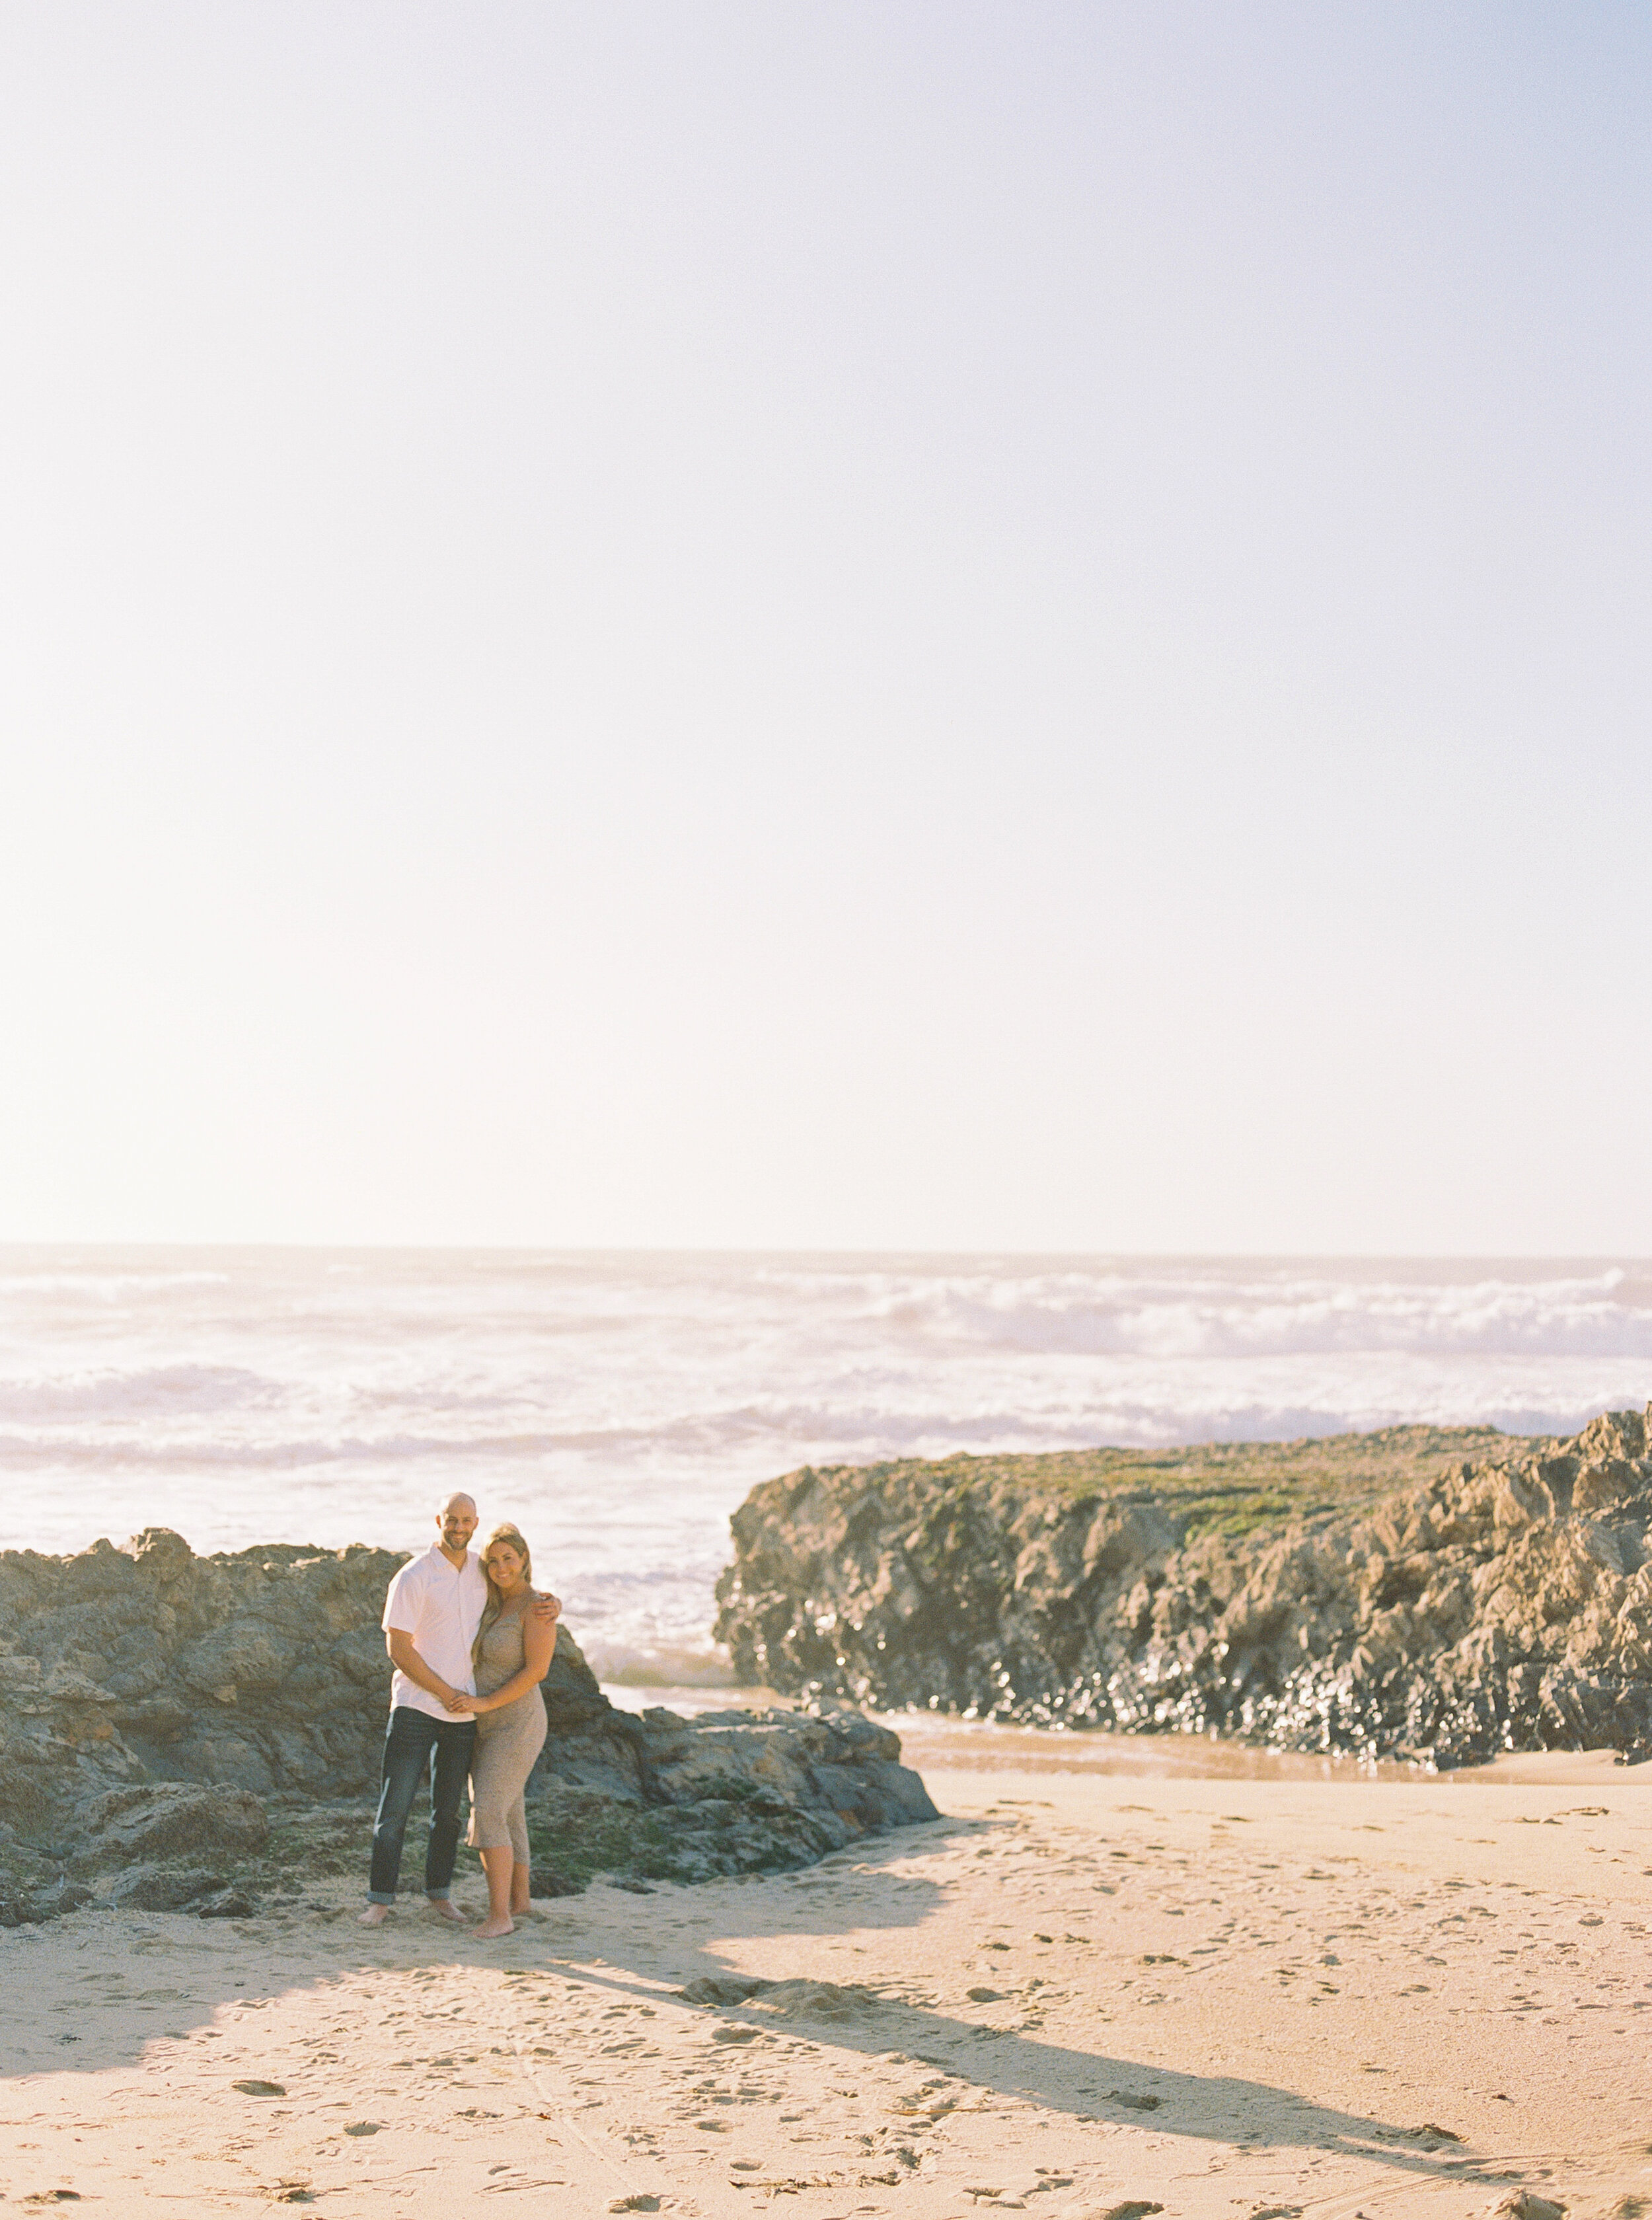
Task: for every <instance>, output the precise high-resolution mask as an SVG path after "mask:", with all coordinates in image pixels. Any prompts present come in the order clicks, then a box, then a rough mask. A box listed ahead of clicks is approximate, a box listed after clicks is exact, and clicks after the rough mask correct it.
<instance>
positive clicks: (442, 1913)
mask: <svg viewBox="0 0 1652 2220" xmlns="http://www.w3.org/2000/svg"><path fill="white" fill-rule="evenodd" d="M425 1901H426V1903H427V1905H429V1906H430V1908H431V1910H432V1911H433V1912H434V1913H435V1914H436V1916H437V1917H438V1918H440V1919H451V1920H452V1923H453V1924H454V1926H455V1927H468V1926H469V1925H470V1924H471V1923H470V1921H469V1920H468V1919H467V1918H465V1917H464V1913H463V1912H462V1911H460V1910H459V1908H458V1905H456V1904H455V1903H454V1902H453V1900H452V1898H451V1897H446V1896H429V1897H427V1898H426V1899H425Z"/></svg>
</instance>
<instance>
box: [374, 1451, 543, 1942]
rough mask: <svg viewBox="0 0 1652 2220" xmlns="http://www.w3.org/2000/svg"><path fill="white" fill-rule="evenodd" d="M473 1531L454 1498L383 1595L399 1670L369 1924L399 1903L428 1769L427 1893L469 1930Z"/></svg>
mask: <svg viewBox="0 0 1652 2220" xmlns="http://www.w3.org/2000/svg"><path fill="white" fill-rule="evenodd" d="M476 1528H477V1509H476V1505H475V1504H474V1503H473V1502H472V1501H471V1498H470V1497H469V1496H468V1495H450V1496H449V1497H448V1499H447V1500H446V1503H444V1504H443V1505H442V1506H441V1508H440V1509H439V1511H438V1512H437V1513H436V1531H437V1535H438V1539H437V1541H436V1542H435V1543H434V1544H433V1546H432V1547H431V1548H430V1549H428V1550H426V1551H425V1553H424V1555H423V1556H421V1557H414V1558H411V1559H409V1561H408V1563H406V1564H405V1565H403V1566H402V1569H401V1571H400V1572H399V1573H397V1575H396V1578H395V1579H394V1580H393V1581H391V1582H390V1593H389V1595H388V1596H387V1597H386V1599H385V1602H384V1620H383V1624H384V1647H385V1648H386V1649H388V1650H389V1651H390V1662H391V1663H392V1664H393V1665H394V1666H395V1668H396V1672H395V1675H394V1677H393V1678H392V1680H391V1682H390V1725H389V1727H388V1729H387V1730H386V1731H385V1736H384V1770H383V1784H382V1786H381V1787H380V1789H379V1794H378V1816H377V1818H376V1820H375V1821H374V1823H373V1861H372V1870H371V1874H370V1876H369V1880H368V1884H367V1909H366V1910H365V1911H364V1912H363V1913H362V1914H361V1924H362V1925H363V1926H364V1927H377V1926H378V1925H380V1924H381V1923H382V1922H383V1921H384V1920H385V1919H387V1918H389V1917H390V1906H391V1905H393V1904H394V1903H395V1901H396V1880H397V1876H398V1875H399V1874H400V1873H401V1870H402V1836H403V1834H404V1833H405V1832H406V1831H407V1824H408V1813H409V1812H411V1811H412V1809H413V1799H414V1797H415V1795H416V1794H417V1793H418V1788H419V1782H420V1780H421V1777H422V1775H423V1773H424V1769H425V1767H426V1764H427V1763H428V1765H429V1767H430V1838H429V1841H428V1842H427V1844H426V1847H425V1894H426V1896H427V1897H428V1899H430V1903H431V1906H432V1908H433V1910H434V1911H436V1912H437V1913H438V1914H439V1917H440V1918H443V1919H451V1920H452V1921H453V1923H454V1924H456V1925H457V1926H461V1927H462V1926H464V1924H466V1923H465V1918H464V1913H463V1912H462V1911H459V1909H458V1906H457V1905H455V1904H454V1903H453V1901H452V1889H453V1861H454V1858H455V1856H456V1855H457V1854H458V1835H459V1820H458V1807H459V1798H460V1796H461V1795H462V1794H463V1793H464V1783H465V1780H466V1778H467V1776H468V1775H469V1773H470V1770H471V1747H472V1745H473V1744H474V1743H475V1741H476V1718H475V1714H474V1713H473V1712H469V1711H467V1710H466V1709H465V1706H464V1699H465V1698H466V1697H467V1696H474V1695H475V1693H476V1681H475V1678H474V1677H473V1673H472V1668H471V1643H473V1642H474V1641H475V1640H476V1632H477V1627H478V1626H479V1625H480V1624H481V1623H482V1609H483V1605H484V1604H485V1603H486V1602H487V1600H488V1579H487V1575H486V1574H485V1573H484V1572H483V1569H482V1565H481V1562H480V1561H479V1559H478V1558H477V1556H475V1555H474V1554H473V1552H472V1551H471V1548H470V1540H471V1535H472V1534H474V1533H475V1531H476ZM534 1610H535V1612H537V1613H538V1615H539V1617H541V1618H552V1619H554V1618H558V1617H559V1616H560V1614H561V1611H562V1606H561V1605H560V1604H559V1603H558V1600H557V1599H556V1597H555V1596H541V1597H540V1598H539V1600H538V1601H537V1602H536V1604H535V1606H534Z"/></svg>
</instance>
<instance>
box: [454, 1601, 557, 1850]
mask: <svg viewBox="0 0 1652 2220" xmlns="http://www.w3.org/2000/svg"><path fill="white" fill-rule="evenodd" d="M526 1662H527V1660H526V1659H525V1657H524V1656H523V1654H522V1617H521V1612H520V1611H514V1612H502V1614H501V1615H500V1617H499V1618H496V1619H495V1621H494V1622H493V1624H492V1625H491V1626H489V1627H486V1628H484V1629H483V1635H482V1654H481V1656H480V1657H479V1658H478V1660H477V1668H476V1692H477V1695H478V1696H490V1695H492V1693H493V1692H494V1690H495V1689H496V1688H502V1687H504V1685H505V1683H506V1681H509V1680H512V1679H514V1676H515V1675H516V1674H518V1673H520V1672H521V1669H522V1667H523V1665H524V1664H525V1663H526ZM544 1748H545V1698H544V1697H543V1696H542V1695H541V1694H540V1693H539V1689H538V1688H536V1687H535V1688H530V1689H529V1690H528V1691H527V1694H526V1695H522V1696H518V1698H517V1699H516V1700H515V1702H514V1704H507V1705H505V1706H503V1708H502V1710H500V1711H496V1712H477V1722H476V1748H475V1749H474V1751H473V1752H472V1753H471V1830H470V1832H469V1834H468V1835H467V1836H465V1838H464V1839H465V1840H466V1842H468V1843H470V1845H471V1849H473V1850H502V1849H509V1850H510V1852H511V1853H512V1855H514V1857H515V1859H516V1861H517V1863H518V1864H519V1865H526V1864H527V1861H528V1854H527V1812H526V1810H525V1808H524V1805H523V1801H522V1792H523V1790H524V1789H525V1788H526V1787H527V1776H528V1774H530V1773H532V1772H533V1761H534V1759H535V1758H536V1757H537V1756H538V1755H539V1752H540V1751H541V1750H542V1749H544Z"/></svg>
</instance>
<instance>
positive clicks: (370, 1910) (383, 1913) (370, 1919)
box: [357, 1904, 390, 1927]
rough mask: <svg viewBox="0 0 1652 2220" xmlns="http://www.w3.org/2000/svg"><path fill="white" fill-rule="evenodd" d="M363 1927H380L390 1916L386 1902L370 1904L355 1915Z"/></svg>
mask: <svg viewBox="0 0 1652 2220" xmlns="http://www.w3.org/2000/svg"><path fill="white" fill-rule="evenodd" d="M357 1916H358V1918H359V1919H360V1921H361V1924H362V1925H363V1926H364V1927H382V1926H383V1924H384V1922H385V1921H386V1920H387V1919H388V1918H390V1905H388V1904H370V1905H368V1907H367V1909H366V1911H363V1912H360V1913H358V1915H357Z"/></svg>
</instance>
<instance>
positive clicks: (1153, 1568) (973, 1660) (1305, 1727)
mask: <svg viewBox="0 0 1652 2220" xmlns="http://www.w3.org/2000/svg"><path fill="white" fill-rule="evenodd" d="M1421 1431H1422V1430H1417V1429H1411V1430H1406V1429H1396V1430H1393V1436H1391V1437H1370V1436H1366V1437H1348V1439H1347V1443H1346V1444H1337V1443H1326V1444H1294V1445H1279V1444H1276V1445H1269V1456H1271V1457H1272V1459H1273V1468H1276V1469H1277V1471H1278V1472H1283V1473H1285V1474H1286V1475H1287V1478H1288V1476H1289V1474H1290V1472H1291V1471H1292V1470H1293V1469H1294V1466H1293V1462H1292V1460H1293V1459H1294V1460H1295V1464H1296V1465H1297V1466H1300V1465H1302V1464H1303V1463H1304V1462H1305V1453H1306V1452H1310V1451H1312V1452H1315V1453H1318V1452H1320V1451H1323V1452H1324V1456H1323V1458H1321V1460H1320V1462H1322V1463H1323V1464H1324V1467H1325V1471H1326V1472H1327V1473H1329V1474H1330V1475H1331V1478H1332V1480H1333V1481H1334V1478H1335V1473H1336V1470H1337V1458H1338V1457H1339V1456H1342V1457H1343V1458H1344V1459H1345V1461H1346V1462H1347V1469H1349V1470H1350V1471H1353V1470H1357V1471H1358V1472H1360V1473H1362V1474H1363V1475H1366V1480H1368V1477H1369V1475H1370V1473H1371V1471H1372V1470H1374V1469H1377V1467H1378V1466H1380V1462H1381V1460H1380V1455H1379V1456H1378V1457H1377V1464H1376V1465H1374V1463H1373V1451H1372V1447H1371V1445H1372V1444H1374V1443H1375V1444H1376V1450H1377V1451H1378V1452H1381V1449H1382V1446H1383V1444H1384V1443H1385V1442H1386V1441H1389V1440H1394V1441H1398V1437H1400V1435H1405V1436H1406V1437H1407V1438H1406V1441H1405V1443H1404V1444H1401V1445H1400V1446H1402V1447H1403V1448H1404V1449H1405V1451H1406V1456H1405V1458H1404V1459H1402V1458H1401V1457H1400V1455H1399V1452H1398V1450H1396V1453H1395V1457H1394V1462H1396V1463H1400V1464H1403V1463H1404V1462H1408V1461H1414V1453H1415V1451H1416V1449H1417V1446H1418V1444H1417V1441H1416V1440H1415V1439H1414V1438H1412V1437H1416V1436H1417V1435H1418V1434H1419V1433H1420V1432H1421ZM1485 1438H1486V1437H1485V1436H1484V1434H1483V1433H1482V1434H1481V1436H1479V1437H1476V1439H1477V1440H1478V1441H1481V1442H1483V1441H1484V1440H1485ZM1648 1452H1649V1433H1648V1425H1647V1422H1646V1420H1645V1419H1643V1417H1642V1415H1641V1414H1640V1413H1639V1412H1632V1411H1628V1412H1624V1411H1618V1412H1607V1413H1606V1414H1605V1416H1604V1417H1601V1418H1599V1419H1595V1420H1594V1421H1593V1423H1592V1424H1591V1425H1588V1426H1587V1427H1586V1428H1585V1429H1584V1431H1583V1432H1582V1433H1581V1434H1580V1435H1579V1436H1578V1437H1576V1438H1575V1439H1574V1440H1571V1441H1566V1442H1539V1443H1533V1442H1529V1441H1524V1440H1521V1439H1518V1438H1516V1437H1502V1438H1501V1439H1499V1438H1497V1437H1493V1438H1492V1440H1491V1442H1490V1444H1489V1453H1487V1450H1484V1449H1482V1450H1481V1453H1480V1454H1479V1455H1477V1456H1470V1457H1457V1458H1456V1459H1453V1460H1452V1461H1450V1462H1448V1463H1446V1464H1445V1465H1444V1466H1443V1468H1442V1469H1437V1470H1436V1471H1435V1472H1434V1473H1433V1475H1431V1477H1428V1478H1426V1479H1424V1480H1421V1481H1412V1482H1411V1483H1410V1484H1407V1485H1405V1486H1403V1487H1393V1488H1391V1489H1390V1491H1389V1492H1388V1493H1387V1494H1382V1493H1381V1491H1380V1490H1373V1489H1370V1488H1368V1487H1366V1481H1362V1483H1361V1486H1362V1489H1364V1490H1365V1492H1366V1493H1367V1494H1368V1495H1369V1496H1370V1497H1371V1498H1372V1500H1366V1501H1363V1502H1356V1503H1355V1504H1354V1505H1351V1506H1350V1507H1348V1508H1346V1509H1343V1510H1338V1509H1337V1508H1336V1507H1335V1501H1334V1499H1335V1488H1334V1487H1331V1490H1330V1494H1331V1501H1330V1502H1329V1503H1327V1502H1325V1501H1324V1500H1318V1497H1315V1496H1314V1495H1313V1494H1312V1491H1308V1492H1306V1493H1305V1492H1304V1491H1303V1490H1302V1489H1301V1488H1299V1489H1298V1491H1297V1498H1296V1500H1295V1502H1294V1505H1293V1502H1292V1500H1290V1497H1289V1490H1288V1489H1287V1491H1286V1494H1285V1495H1283V1496H1281V1495H1280V1494H1278V1492H1277V1490H1275V1494H1272V1495H1269V1496H1267V1497H1266V1499H1265V1502H1266V1505H1269V1506H1273V1508H1272V1509H1271V1510H1269V1512H1268V1514H1267V1515H1265V1516H1261V1517H1258V1518H1250V1515H1249V1512H1247V1509H1246V1505H1245V1502H1244V1489H1243V1487H1240V1486H1239V1484H1238V1482H1237V1481H1232V1482H1231V1484H1230V1485H1228V1486H1227V1487H1225V1489H1223V1490H1219V1491H1217V1494H1220V1495H1221V1496H1222V1498H1223V1501H1222V1503H1221V1505H1220V1506H1219V1508H1220V1510H1221V1514H1222V1515H1221V1516H1220V1517H1219V1518H1218V1517H1217V1516H1216V1515H1215V1514H1214V1512H1212V1510H1211V1505H1212V1504H1213V1502H1214V1501H1215V1500H1216V1496H1215V1495H1213V1493H1212V1488H1211V1486H1210V1484H1209V1475H1210V1473H1211V1471H1212V1470H1213V1469H1215V1467H1216V1466H1217V1465H1218V1464H1219V1461H1220V1459H1221V1457H1222V1456H1224V1455H1227V1454H1229V1453H1227V1452H1221V1451H1217V1450H1213V1451H1209V1452H1200V1453H1186V1452H1177V1453H1172V1455H1174V1456H1179V1457H1181V1459H1182V1463H1181V1465H1180V1466H1178V1467H1177V1468H1176V1470H1177V1472H1178V1473H1179V1474H1181V1475H1182V1478H1180V1479H1177V1481H1176V1483H1175V1486H1169V1485H1167V1486H1165V1487H1154V1486H1152V1485H1133V1486H1132V1485H1130V1484H1127V1482H1126V1481H1116V1478H1115V1475H1114V1474H1113V1468H1112V1467H1108V1468H1106V1469H1104V1470H1102V1472H1101V1475H1100V1484H1099V1485H1097V1484H1092V1483H1093V1481H1094V1471H1093V1469H1092V1467H1090V1466H1088V1465H1087V1464H1086V1462H1085V1460H1084V1458H1083V1457H1082V1456H1075V1457H1073V1458H1069V1459H1062V1458H1055V1457H1050V1458H1031V1457H1029V1458H1019V1459H1018V1458H1001V1459H997V1460H976V1459H972V1458H968V1457H953V1458H949V1459H947V1460H946V1461H945V1462H942V1463H936V1464H926V1463H922V1462H917V1461H906V1462H901V1463H898V1464H892V1465H885V1466H876V1467H873V1468H870V1469H865V1468H861V1469H854V1468H849V1467H841V1466H840V1467H835V1468H832V1469H830V1470H820V1471H814V1470H805V1471H802V1472H798V1473H794V1474H792V1475H789V1476H788V1477H787V1478H786V1479H784V1480H779V1481H770V1482H768V1483H767V1484H765V1485H764V1486H763V1487H757V1488H756V1489H754V1490H753V1491H752V1493H751V1495H750V1496H749V1497H748V1498H747V1500H746V1501H745V1504H744V1505H743V1506H742V1507H741V1509H740V1510H739V1512H737V1513H736V1514H735V1517H734V1520H733V1529H734V1541H735V1550H736V1556H735V1562H734V1563H733V1564H732V1566H731V1567H730V1568H729V1570H728V1571H727V1572H726V1574H725V1575H724V1576H723V1580H722V1582H721V1584H720V1588H719V1597H720V1604H721V1615H720V1618H719V1621H718V1628H717V1631H718V1635H719V1637H720V1639H721V1640H723V1641H725V1642H726V1643H728V1644H729V1645H730V1648H731V1649H732V1653H733V1657H734V1663H735V1669H736V1671H737V1672H738V1673H739V1674H740V1675H741V1677H742V1678H743V1679H750V1680H751V1681H764V1682H766V1683H767V1684H768V1685H769V1686H770V1687H774V1688H776V1689H779V1690H782V1691H785V1692H787V1693H794V1694H800V1695H803V1696H807V1697H814V1698H816V1699H850V1700H853V1701H856V1702H861V1703H871V1704H875V1705H878V1706H889V1707H896V1706H907V1705H919V1706H931V1707H933V1708H936V1709H940V1710H944V1711H951V1712H966V1713H968V1714H969V1715H971V1716H975V1717H981V1718H1000V1719H1015V1720H1021V1721H1025V1722H1030V1723H1034V1724H1044V1725H1052V1726H1065V1727H1104V1728H1112V1729H1114V1730H1119V1731H1121V1732H1125V1733H1131V1734H1141V1733H1163V1732H1174V1731H1180V1732H1183V1733H1191V1734H1221V1735H1230V1736H1234V1737H1240V1738H1243V1739H1244V1740H1246V1741H1250V1742H1255V1743H1268V1744H1270V1745H1273V1746H1275V1747H1282V1748H1285V1749H1299V1750H1301V1749H1312V1750H1348V1751H1358V1752H1361V1753H1364V1754H1366V1755H1399V1756H1406V1757H1411V1758H1414V1759H1418V1760H1420V1761H1422V1762H1427V1763H1431V1764H1433V1765H1435V1766H1437V1767H1440V1768H1446V1767H1449V1766H1458V1765H1462V1764H1467V1763H1470V1762H1476V1761H1479V1760H1482V1759H1485V1758H1488V1757H1491V1756H1493V1755H1495V1754H1496V1753H1497V1752H1499V1750H1507V1749H1583V1748H1612V1749H1618V1750H1620V1751H1622V1752H1623V1753H1624V1755H1626V1756H1627V1757H1628V1758H1630V1759H1631V1760H1635V1761H1638V1760H1641V1759H1643V1758H1645V1757H1647V1756H1649V1755H1652V1562H1648V1540H1647V1537H1648V1533H1649V1529H1652V1457H1649V1453H1648ZM1103 1454H1106V1455H1110V1456H1113V1457H1115V1458H1116V1457H1119V1456H1121V1454H1122V1453H1119V1452H1112V1453H1103ZM1243 1455H1244V1456H1250V1457H1251V1458H1252V1460H1253V1462H1254V1461H1255V1459H1256V1457H1260V1456H1262V1450H1261V1449H1256V1450H1247V1451H1245V1452H1244V1453H1243ZM1201 1457H1202V1459H1203V1462H1202V1463H1198V1471H1197V1473H1196V1475H1195V1478H1197V1480H1198V1482H1199V1485H1198V1487H1197V1488H1195V1487H1193V1486H1192V1483H1191V1482H1188V1483H1187V1484H1184V1480H1185V1475H1186V1474H1187V1472H1188V1470H1190V1469H1192V1467H1193V1466H1194V1464H1195V1463H1197V1462H1198V1459H1199V1458H1201ZM1231 1457H1232V1459H1233V1460H1234V1462H1233V1468H1232V1469H1233V1471H1234V1472H1239V1471H1242V1470H1243V1469H1244V1467H1243V1457H1242V1454H1241V1452H1240V1451H1238V1450H1234V1451H1233V1452H1231ZM1138 1462H1139V1461H1138ZM1306 1462H1312V1459H1311V1458H1310V1459H1307V1460H1306ZM1139 1478H1140V1475H1139V1474H1138V1480H1139ZM1110 1479H1115V1484H1111V1485H1110V1484H1108V1482H1109V1480H1110ZM1270 1484H1271V1483H1270ZM1200 1491H1202V1492H1200ZM1325 1493H1326V1491H1325V1489H1324V1488H1321V1489H1320V1490H1319V1497H1323V1496H1324V1495H1325ZM1228 1499H1232V1500H1228ZM1281 1504H1282V1506H1283V1509H1284V1515H1283V1516H1281V1515H1277V1513H1278V1512H1279V1509H1280V1506H1281ZM1250 1510H1251V1511H1254V1510H1255V1505H1254V1503H1253V1504H1252V1505H1251V1506H1250ZM1247 1525H1248V1531H1246V1529H1247ZM1224 1529H1225V1530H1226V1531H1224Z"/></svg>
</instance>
